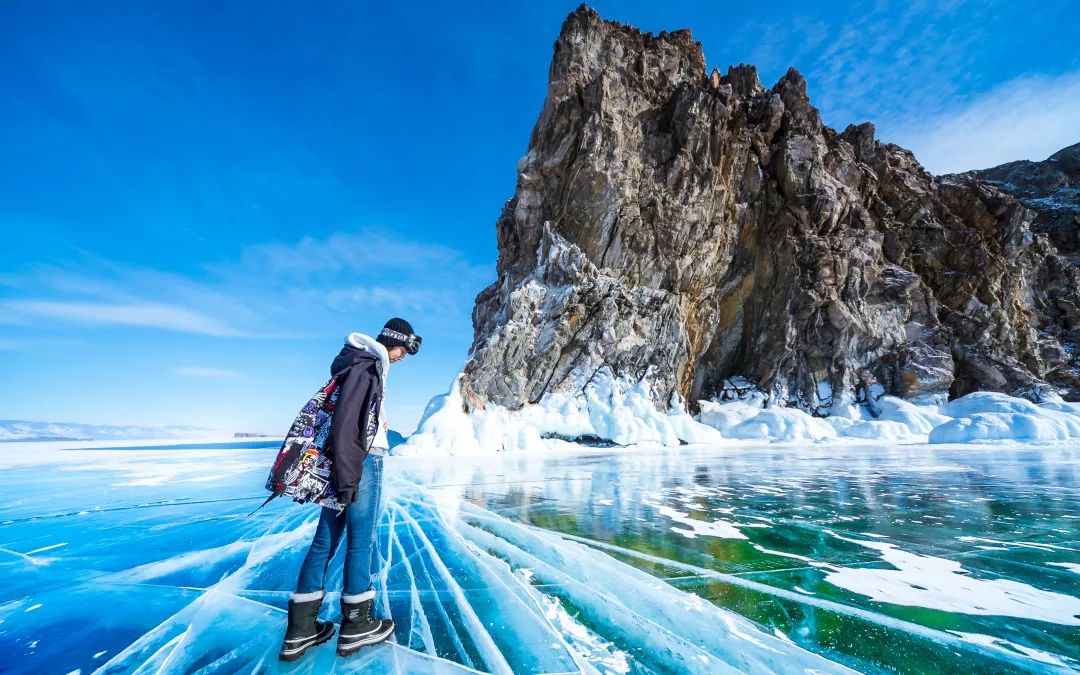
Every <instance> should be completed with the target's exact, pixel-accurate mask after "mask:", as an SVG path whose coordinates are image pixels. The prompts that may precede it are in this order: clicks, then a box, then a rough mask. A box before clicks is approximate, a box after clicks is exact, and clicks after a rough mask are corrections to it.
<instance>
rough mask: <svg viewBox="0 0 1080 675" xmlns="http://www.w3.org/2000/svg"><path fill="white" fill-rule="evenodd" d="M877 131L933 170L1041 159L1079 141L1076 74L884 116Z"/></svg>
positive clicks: (1079, 77) (1023, 81)
mask: <svg viewBox="0 0 1080 675" xmlns="http://www.w3.org/2000/svg"><path fill="white" fill-rule="evenodd" d="M878 135H879V136H880V137H881V138H882V139H883V140H888V141H891V142H894V143H897V144H898V145H901V146H903V147H905V148H909V149H910V150H911V151H912V152H914V153H915V157H916V158H917V159H918V160H919V162H921V163H922V165H923V166H925V167H926V168H927V169H928V170H929V171H930V172H931V173H935V174H943V173H956V172H960V171H967V170H970V169H985V168H988V167H991V166H997V165H998V164H1004V163H1005V162H1011V161H1014V160H1018V159H1030V160H1043V159H1046V158H1047V157H1048V156H1049V155H1052V154H1053V153H1055V152H1057V151H1058V150H1060V149H1061V148H1064V147H1066V146H1069V145H1072V144H1074V143H1076V142H1078V141H1080V72H1074V73H1066V74H1064V75H1060V76H1058V77H1042V76H1040V77H1026V78H1018V79H1015V80H1011V81H1008V82H1003V83H1002V84H1000V85H998V86H997V87H995V88H994V89H992V90H991V91H989V92H986V93H985V94H982V95H980V96H978V97H977V98H975V99H973V100H971V101H968V102H965V103H959V104H956V105H954V106H953V107H951V108H949V109H947V110H945V111H944V112H942V113H940V114H937V115H934V116H931V117H928V118H923V119H919V118H911V117H908V118H906V119H897V120H883V121H882V122H880V123H879V124H878Z"/></svg>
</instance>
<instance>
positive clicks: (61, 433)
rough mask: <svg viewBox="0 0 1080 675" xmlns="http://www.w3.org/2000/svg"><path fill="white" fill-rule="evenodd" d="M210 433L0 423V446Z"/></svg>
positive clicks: (175, 427)
mask: <svg viewBox="0 0 1080 675" xmlns="http://www.w3.org/2000/svg"><path fill="white" fill-rule="evenodd" d="M212 431H213V430H212V429H206V428H204V427H189V426H181V425H168V426H160V427H152V426H124V425H114V424H78V423H74V422H33V421H30V420H0V443H2V442H12V441H99V440H115V441H120V440H152V439H159V438H191V437H192V436H205V435H206V434H207V433H208V432H212Z"/></svg>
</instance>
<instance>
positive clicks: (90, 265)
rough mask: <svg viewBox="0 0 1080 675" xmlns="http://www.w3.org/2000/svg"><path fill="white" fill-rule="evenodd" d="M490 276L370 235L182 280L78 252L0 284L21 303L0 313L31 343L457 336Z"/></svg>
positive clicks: (456, 257)
mask: <svg viewBox="0 0 1080 675" xmlns="http://www.w3.org/2000/svg"><path fill="white" fill-rule="evenodd" d="M493 276H494V270H493V269H492V266H491V265H481V264H477V263H474V262H472V261H469V260H468V259H466V258H465V257H464V256H463V255H462V253H461V252H460V251H458V250H456V249H453V248H450V247H447V246H444V245H440V244H429V243H425V242H418V241H412V240H408V239H404V238H401V237H399V236H398V235H396V234H395V233H393V232H391V231H385V230H379V229H376V228H365V229H362V230H359V231H355V232H338V233H334V234H331V235H329V236H327V237H323V238H314V237H305V238H303V239H300V240H298V241H295V242H292V243H271V244H257V245H250V246H246V247H244V248H243V249H242V251H241V252H240V254H239V255H238V256H237V257H236V259H235V260H234V261H233V262H231V263H215V264H207V265H205V266H203V267H202V268H201V269H198V270H197V271H196V273H195V274H191V275H187V274H177V273H174V272H166V271H162V270H157V269H154V268H151V267H139V266H132V265H124V264H120V263H117V262H115V261H112V260H108V259H104V258H101V257H99V256H95V255H93V254H90V253H85V252H83V253H81V254H80V257H79V258H77V259H75V260H71V261H67V262H65V263H62V264H49V265H41V264H39V265H32V266H30V267H29V269H27V270H26V271H24V272H22V273H18V272H16V273H10V272H9V273H7V274H6V275H5V276H4V277H3V278H2V279H0V281H2V282H3V284H4V286H6V288H7V290H8V291H9V292H12V294H16V293H17V294H18V295H19V296H21V297H19V298H17V299H12V300H9V301H6V302H0V324H8V325H13V326H19V327H20V329H23V330H32V331H34V332H35V333H38V334H41V333H42V332H47V331H48V330H49V329H52V330H54V331H55V330H56V329H62V328H63V325H64V324H71V323H76V324H84V325H96V326H109V325H112V326H117V325H121V326H142V327H147V328H157V329H161V330H169V331H179V332H185V333H191V334H200V335H209V336H214V337H241V336H242V337H252V338H260V339H280V338H297V337H304V336H306V333H307V332H310V331H311V330H313V328H312V327H315V328H314V329H315V330H318V327H319V326H323V325H326V324H327V323H331V324H333V323H334V321H335V319H336V320H337V321H339V322H340V319H341V317H343V316H347V317H348V318H349V320H350V322H353V321H355V322H358V323H360V322H363V321H365V320H368V319H373V317H375V316H376V315H378V316H379V317H383V318H385V316H384V315H386V316H389V315H394V314H410V315H412V316H414V317H417V316H422V317H424V320H425V321H427V322H430V324H432V325H435V324H440V325H455V326H456V325H458V324H461V323H462V320H463V319H462V317H466V318H467V317H468V314H469V311H470V310H471V308H472V301H473V298H475V296H476V294H477V293H478V292H479V291H480V290H481V289H482V288H483V287H484V286H485V285H486V284H487V283H488V282H489V281H491V278H492V277H493ZM43 319H46V320H48V322H43V321H42V320H43ZM379 320H380V321H381V320H382V318H379Z"/></svg>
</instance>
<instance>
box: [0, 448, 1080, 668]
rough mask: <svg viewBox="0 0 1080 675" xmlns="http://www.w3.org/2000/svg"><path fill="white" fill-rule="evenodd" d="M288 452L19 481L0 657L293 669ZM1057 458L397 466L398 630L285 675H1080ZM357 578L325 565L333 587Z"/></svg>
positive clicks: (87, 456) (124, 457)
mask: <svg viewBox="0 0 1080 675" xmlns="http://www.w3.org/2000/svg"><path fill="white" fill-rule="evenodd" d="M274 450H275V448H273V447H269V446H268V447H266V448H263V449H244V450H238V449H236V448H231V449H226V450H217V451H211V450H206V449H196V450H187V451H184V452H182V453H178V452H177V451H175V450H161V451H157V452H155V451H153V450H147V449H139V450H128V451H113V450H109V451H91V450H80V451H78V452H77V453H75V454H63V453H62V452H61V451H59V450H57V451H56V452H53V453H51V454H50V453H41V454H39V455H38V458H39V459H38V463H37V464H35V465H30V464H21V465H17V466H12V465H9V466H7V467H6V468H5V469H4V473H3V476H4V478H3V480H4V481H5V482H4V486H3V488H4V489H3V492H4V494H5V499H4V500H3V501H2V502H0V574H3V578H4V579H5V584H4V585H3V587H2V588H0V650H2V651H3V652H4V653H5V654H9V655H13V657H14V660H13V661H11V662H10V663H12V664H14V669H15V670H16V671H21V672H28V673H29V672H35V673H36V672H61V673H67V672H71V671H75V670H80V671H81V672H83V673H89V672H102V673H128V672H145V673H151V672H165V673H188V672H204V673H211V672H228V673H232V672H276V671H278V670H279V668H280V664H279V663H278V661H277V650H278V647H279V644H280V638H281V633H282V631H283V628H284V616H285V614H284V608H285V606H286V604H287V598H288V594H289V592H290V591H291V590H292V587H293V584H294V583H295V578H296V572H297V569H298V567H299V565H300V562H301V559H302V557H303V555H304V552H305V549H306V546H307V544H308V542H309V541H310V537H311V533H312V528H313V525H314V521H315V518H316V517H317V515H318V509H317V507H301V506H296V505H293V504H289V503H284V502H275V503H273V504H271V505H270V506H268V507H267V508H266V509H264V510H262V511H260V512H259V513H258V514H256V515H255V516H254V517H248V515H247V514H248V513H249V512H250V510H251V509H252V508H253V506H255V505H257V504H258V503H259V502H260V501H261V498H262V495H261V494H260V493H259V486H260V485H261V481H262V479H263V478H264V473H265V465H266V463H267V462H268V461H269V458H270V457H271V456H272V454H273V452H274ZM1055 452H1056V454H1054V453H1049V452H1042V451H1036V450H1034V449H1031V448H1019V447H1018V448H1015V449H1012V450H1004V449H1000V448H999V449H994V450H985V451H974V450H965V451H964V452H959V451H955V450H953V451H950V450H948V449H946V450H941V449H932V448H925V447H922V448H920V447H910V448H904V449H895V450H886V449H881V448H873V449H858V448H850V447H848V448H844V449H840V448H829V447H822V446H817V447H815V448H813V449H809V450H806V451H805V452H796V451H793V450H792V449H790V448H787V449H780V450H777V449H770V448H764V449H757V450H755V449H752V448H740V449H739V450H738V451H737V452H730V451H726V450H723V449H708V448H692V447H684V448H673V449H670V450H665V451H659V452H657V451H653V452H645V451H635V450H628V451H619V452H615V451H609V452H590V453H589V454H581V453H578V454H572V455H561V456H559V455H546V456H543V457H529V456H520V455H519V456H516V457H498V458H483V459H477V460H475V461H466V460H458V459H455V460H454V461H452V462H445V463H438V464H436V463H432V462H425V461H422V460H401V459H391V460H390V461H388V463H387V484H386V489H385V494H386V496H387V508H386V509H385V510H384V514H383V519H382V522H381V523H380V527H379V540H380V555H381V556H382V562H383V564H382V566H381V573H380V576H379V579H378V581H377V585H378V586H379V588H380V590H381V591H384V592H382V593H380V595H379V597H380V598H381V601H382V602H383V606H382V608H381V609H382V611H383V612H384V613H386V614H389V615H392V616H393V618H394V620H395V622H396V624H397V633H396V635H395V638H394V640H395V643H393V644H387V645H383V646H379V647H375V648H368V649H365V650H362V651H361V653H360V654H358V655H357V656H355V657H353V658H351V659H337V658H336V656H335V655H334V650H333V645H332V644H330V645H326V646H324V647H320V648H318V649H316V650H314V651H313V652H312V653H311V654H310V655H309V657H308V658H305V659H304V660H302V661H301V662H299V663H297V664H294V665H291V666H289V667H288V668H280V669H281V670H282V671H284V672H304V673H309V672H310V673H317V672H320V673H321V672H387V673H396V672H400V673H410V672H445V673H455V672H498V673H569V672H574V673H578V672H585V673H595V672H601V673H628V672H629V673H655V672H670V671H678V672H701V673H718V672H842V671H847V670H848V669H854V670H881V669H889V670H898V671H911V670H925V669H931V668H932V669H938V670H956V671H960V670H965V671H973V670H978V671H980V672H1014V671H1016V670H1018V669H1024V670H1027V671H1044V672H1054V671H1061V670H1068V669H1074V668H1077V666H1078V661H1077V658H1078V657H1080V646H1078V645H1077V643H1076V641H1075V630H1076V625H1077V624H1078V623H1080V619H1078V618H1077V614H1080V600H1077V598H1076V597H1075V595H1076V592H1075V588H1076V583H1075V578H1076V574H1077V572H1080V556H1078V555H1077V546H1076V536H1075V535H1076V532H1077V527H1076V522H1077V521H1076V520H1075V519H1074V518H1072V516H1073V515H1075V513H1076V511H1077V506H1080V498H1078V497H1080V495H1078V487H1077V486H1078V484H1080V481H1078V480H1077V474H1076V467H1077V466H1080V465H1078V464H1077V462H1076V458H1075V456H1074V455H1075V452H1074V451H1068V450H1064V451H1063V450H1058V451H1055ZM16 454H17V453H16ZM43 466H44V467H46V470H44V471H43V470H42V467H43ZM151 476H159V477H168V479H167V480H163V481H161V482H157V481H154V480H143V479H145V478H148V477H151ZM45 486H47V487H45ZM238 486H249V487H247V488H243V487H239V488H238ZM58 493H60V494H64V495H65V498H64V502H63V503H57V502H56V501H55V498H51V499H50V498H43V496H42V495H45V494H51V495H55V494H58ZM340 574H341V568H340V560H335V561H334V564H333V566H332V568H331V582H330V588H331V589H335V588H340V584H341V579H340ZM336 599H337V595H336V594H331V596H330V601H329V602H327V603H326V605H325V606H324V610H323V613H324V617H325V618H329V619H331V620H336V619H338V611H337V609H336Z"/></svg>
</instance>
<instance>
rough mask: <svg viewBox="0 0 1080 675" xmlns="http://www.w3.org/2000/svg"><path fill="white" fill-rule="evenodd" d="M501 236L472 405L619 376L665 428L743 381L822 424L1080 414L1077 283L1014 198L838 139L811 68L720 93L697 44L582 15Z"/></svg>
mask: <svg viewBox="0 0 1080 675" xmlns="http://www.w3.org/2000/svg"><path fill="white" fill-rule="evenodd" d="M550 77H551V79H550V82H549V87H548V94H547V98H546V100H545V102H544V106H543V109H542V110H541V113H540V117H539V119H538V120H537V123H536V127H535V128H534V130H533V133H532V136H531V139H530V142H529V148H528V152H527V153H526V155H525V156H524V157H523V158H522V159H521V161H520V163H519V165H518V183H517V188H516V191H515V194H514V196H513V198H512V199H511V200H509V201H508V202H507V204H506V206H505V207H504V209H503V212H502V214H501V216H500V218H499V221H498V224H497V233H498V246H499V260H498V265H497V268H498V269H497V271H498V280H497V281H496V282H495V283H494V284H492V285H491V286H489V287H488V288H485V289H484V290H483V291H482V292H481V293H480V294H479V296H478V297H477V302H476V307H475V308H474V311H473V326H474V340H473V346H472V350H471V359H470V361H469V363H468V364H466V368H465V375H464V378H463V380H462V384H461V392H462V395H463V396H464V398H465V400H466V402H467V405H468V406H470V407H473V408H476V407H483V406H485V405H487V404H488V403H495V404H498V405H502V406H506V407H508V408H512V409H514V408H519V407H521V406H523V405H526V404H529V403H534V402H537V401H539V400H540V399H541V398H543V397H544V396H545V395H546V394H551V393H554V392H562V391H569V390H572V389H573V388H574V387H575V386H580V385H579V383H581V382H588V381H590V380H591V379H592V378H593V377H594V376H597V373H600V372H601V371H603V372H604V373H605V375H604V376H605V377H607V376H614V377H622V378H629V379H634V380H647V382H648V384H649V390H650V392H651V395H652V396H654V400H655V402H656V404H657V406H658V407H666V406H667V405H668V402H669V401H671V400H673V399H674V400H681V401H685V402H688V403H689V405H691V406H693V405H694V402H695V401H697V400H701V399H707V398H714V397H722V396H724V395H725V392H727V391H729V390H730V389H731V388H730V387H729V386H727V384H726V383H729V382H731V381H733V378H735V379H738V380H739V381H740V382H749V383H752V385H753V386H756V387H757V388H758V389H759V390H760V391H761V392H763V393H764V394H765V397H766V398H767V399H768V400H770V401H772V402H776V403H780V404H784V405H797V406H800V407H802V408H804V409H806V410H809V411H812V412H814V413H819V414H824V413H827V412H828V411H829V410H830V409H832V408H833V407H834V406H836V405H838V404H842V403H845V402H851V401H864V402H866V403H868V404H870V405H872V404H873V401H874V398H875V397H876V396H878V395H880V394H882V393H888V394H894V395H898V396H904V397H945V396H949V395H951V396H957V395H962V394H965V393H968V392H970V391H974V390H977V389H990V390H994V391H1004V392H1007V393H1010V394H1020V395H1026V396H1029V397H1032V398H1038V397H1040V396H1045V395H1047V394H1049V393H1050V392H1051V391H1053V390H1054V389H1055V388H1056V389H1057V390H1058V391H1061V392H1064V393H1067V394H1077V393H1080V362H1078V358H1080V356H1078V355H1080V349H1078V348H1077V347H1078V344H1080V339H1078V338H1080V273H1078V272H1077V269H1076V268H1074V267H1072V266H1071V265H1069V264H1068V261H1066V260H1065V259H1063V258H1062V257H1061V256H1059V255H1058V254H1057V252H1056V250H1055V249H1054V246H1053V245H1052V244H1051V243H1050V242H1049V241H1047V240H1046V239H1045V238H1044V237H1041V236H1033V235H1032V232H1031V231H1030V228H1029V224H1030V222H1029V217H1030V212H1029V211H1027V210H1026V209H1024V208H1023V207H1022V206H1021V205H1020V204H1019V203H1018V202H1017V201H1016V200H1015V199H1014V198H1013V197H1011V196H1010V195H1008V194H1006V193H1004V192H1002V191H1001V190H999V189H997V188H996V187H994V186H991V185H987V184H985V183H980V182H978V181H975V180H973V179H972V178H970V177H953V178H949V179H947V180H939V179H937V178H935V177H934V176H932V175H930V174H929V173H928V172H927V171H925V169H923V167H922V166H921V165H919V163H918V161H916V159H915V157H914V156H913V155H912V154H911V153H910V152H909V151H907V150H904V149H903V148H900V147H898V146H895V145H891V144H886V143H881V142H879V141H877V140H876V139H875V138H874V128H873V125H872V124H869V123H866V124H861V125H854V126H850V127H848V128H847V129H845V130H844V132H843V133H837V132H836V131H834V130H832V129H830V128H828V127H826V126H825V125H824V124H822V122H821V119H820V116H819V114H818V112H817V110H816V109H815V108H814V107H813V105H812V104H811V103H810V101H809V99H808V97H807V87H806V82H805V80H804V79H803V77H802V76H801V75H800V74H799V73H798V72H797V71H796V70H794V69H792V70H789V71H788V72H787V73H786V74H785V75H784V76H783V77H782V78H780V80H779V81H778V82H777V83H776V84H775V85H774V86H773V87H772V88H771V89H765V88H763V87H762V86H761V83H760V81H759V79H758V74H757V71H756V69H754V68H753V67H752V66H748V65H739V66H735V67H732V68H729V69H728V71H727V73H726V74H725V75H722V76H721V75H720V73H719V71H715V70H714V71H713V73H712V74H711V75H710V76H706V71H705V63H704V58H703V55H702V50H701V46H700V45H699V44H697V43H696V42H694V41H693V39H692V37H691V36H690V34H689V33H688V32H683V31H678V32H675V33H661V34H659V35H655V36H654V35H651V34H648V33H643V32H641V31H638V30H637V29H634V28H631V27H629V26H624V25H622V24H618V23H614V22H609V21H605V20H603V19H602V18H600V16H599V15H598V14H596V12H594V11H593V10H591V9H589V8H588V7H582V8H579V9H578V10H577V11H575V12H574V13H573V14H572V15H571V16H570V18H568V19H567V22H566V24H565V25H564V27H563V32H562V34H561V35H560V37H559V39H558V41H557V42H556V44H555V55H554V57H553V60H552V67H551V73H550Z"/></svg>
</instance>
